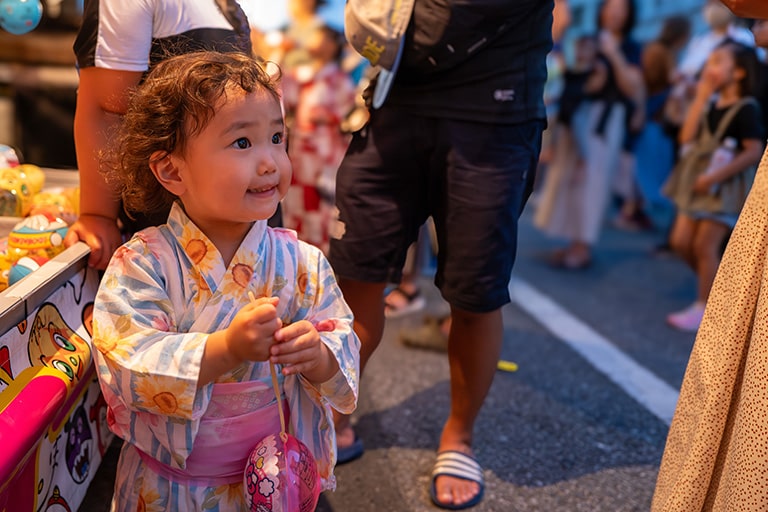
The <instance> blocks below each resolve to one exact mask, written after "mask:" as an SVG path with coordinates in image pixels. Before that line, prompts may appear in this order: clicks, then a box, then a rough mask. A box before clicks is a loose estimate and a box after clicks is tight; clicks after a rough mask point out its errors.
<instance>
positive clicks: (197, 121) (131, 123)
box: [101, 51, 280, 215]
mask: <svg viewBox="0 0 768 512" xmlns="http://www.w3.org/2000/svg"><path fill="white" fill-rule="evenodd" d="M278 80H279V75H278V76H276V77H274V78H272V77H270V76H269V75H268V74H267V72H266V71H265V70H264V69H263V68H262V66H261V65H259V63H258V62H257V61H256V60H254V59H253V58H252V57H249V56H247V55H245V54H241V53H220V52H215V51H200V52H193V53H188V54H184V55H178V56H174V57H170V58H168V59H166V60H164V61H162V62H160V63H158V64H157V65H156V66H155V67H153V68H152V70H151V71H150V72H149V73H148V74H147V76H146V79H145V80H144V82H143V83H142V84H141V85H139V86H138V87H137V88H136V90H135V91H134V93H133V94H132V96H131V99H130V102H129V106H128V110H127V112H126V114H125V116H124V119H123V120H122V122H121V123H120V125H119V127H118V129H117V133H116V134H115V137H114V138H113V139H112V142H111V144H110V145H109V148H108V149H106V150H105V151H104V152H103V153H102V155H101V161H102V166H101V172H102V174H103V176H104V177H105V179H106V180H107V182H108V183H110V184H111V185H113V186H114V187H115V190H117V191H118V192H119V194H120V197H121V198H122V200H123V206H124V208H125V210H126V212H127V213H128V214H129V215H130V213H131V212H134V213H136V212H142V213H145V214H149V215H151V214H153V213H159V212H162V211H166V212H167V211H168V210H169V209H170V205H171V204H172V203H173V201H174V200H175V199H176V197H175V196H174V195H173V194H171V193H170V192H168V191H167V190H166V189H165V188H164V187H163V186H162V185H161V184H160V183H159V182H158V181H157V179H156V178H155V176H154V174H152V170H151V169H150V167H149V164H150V161H151V159H152V158H153V156H154V159H155V160H160V159H162V158H165V157H166V156H167V155H169V154H171V153H173V152H174V151H177V150H179V151H182V152H183V151H184V148H185V144H186V143H187V140H188V139H189V137H191V136H194V135H196V134H199V133H200V132H201V131H202V130H203V129H204V128H205V126H206V125H207V124H208V122H209V121H210V120H211V118H212V117H213V115H214V114H215V112H216V108H217V106H218V105H219V102H220V100H221V99H222V98H225V97H226V93H227V90H228V89H232V88H240V89H242V90H243V91H245V92H247V93H252V92H255V91H259V90H264V91H267V92H269V93H270V94H272V96H273V97H274V98H275V101H280V96H279V93H278V89H277V85H276V84H277V81H278ZM158 152H159V155H160V156H158Z"/></svg>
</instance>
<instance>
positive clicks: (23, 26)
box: [0, 0, 43, 35]
mask: <svg viewBox="0 0 768 512" xmlns="http://www.w3.org/2000/svg"><path fill="white" fill-rule="evenodd" d="M42 17H43V4H42V3H41V2H40V0H0V27H2V28H3V29H5V30H7V31H8V32H10V33H11V34H15V35H21V34H26V33H27V32H30V31H32V30H34V29H35V27H37V25H38V24H39V23H40V20H41V19H42Z"/></svg>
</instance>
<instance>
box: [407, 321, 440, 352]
mask: <svg viewBox="0 0 768 512" xmlns="http://www.w3.org/2000/svg"><path fill="white" fill-rule="evenodd" d="M450 330H451V317H450V315H448V316H443V317H436V316H431V315H429V316H427V317H426V318H424V323H423V324H422V325H420V326H418V327H410V328H403V329H401V330H400V341H401V342H402V344H403V345H406V346H408V347H413V348H423V349H428V350H436V351H438V352H446V351H447V350H448V334H449V333H450Z"/></svg>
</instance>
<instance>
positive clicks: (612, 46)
mask: <svg viewBox="0 0 768 512" xmlns="http://www.w3.org/2000/svg"><path fill="white" fill-rule="evenodd" d="M598 37H599V39H598V44H599V45H600V51H601V52H603V54H604V55H606V56H613V55H618V54H619V53H621V48H620V45H619V40H618V39H617V38H616V36H615V35H613V34H612V33H611V32H609V31H608V30H601V31H600V35H599V36H598Z"/></svg>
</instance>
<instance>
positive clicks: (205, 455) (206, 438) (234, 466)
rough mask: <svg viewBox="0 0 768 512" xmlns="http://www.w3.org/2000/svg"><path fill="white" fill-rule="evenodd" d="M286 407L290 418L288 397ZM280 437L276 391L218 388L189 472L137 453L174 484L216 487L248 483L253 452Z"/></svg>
mask: <svg viewBox="0 0 768 512" xmlns="http://www.w3.org/2000/svg"><path fill="white" fill-rule="evenodd" d="M282 403H283V408H284V411H285V413H286V416H287V415H288V403H287V401H286V400H285V398H283V400H282ZM286 421H287V420H286ZM278 432H280V416H279V415H278V411H277V402H276V401H275V391H274V389H273V388H272V386H269V385H267V384H265V383H263V382H259V381H248V382H232V383H230V382H227V383H220V384H218V383H217V384H214V385H213V392H212V394H211V401H210V403H209V404H208V409H206V411H205V414H203V417H202V418H200V428H199V430H198V432H197V436H196V437H195V442H194V447H193V448H192V453H190V454H189V457H187V461H186V469H177V468H173V467H171V466H168V465H166V464H163V463H162V462H160V461H158V460H156V459H154V458H152V457H151V456H149V455H147V454H146V453H144V452H142V451H141V450H137V451H138V452H139V456H140V457H141V460H142V461H144V463H145V464H146V465H147V466H149V468H150V469H151V470H152V471H154V472H155V473H157V474H158V475H160V476H162V477H164V478H167V479H168V480H171V481H173V482H176V483H178V484H182V485H190V486H205V487H216V486H220V485H224V484H233V483H238V482H242V481H243V472H244V471H245V464H246V461H247V459H248V456H249V455H250V453H251V449H252V448H253V447H254V446H256V443H258V442H259V441H261V439H262V438H264V437H266V436H268V435H269V434H276V433H278Z"/></svg>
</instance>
